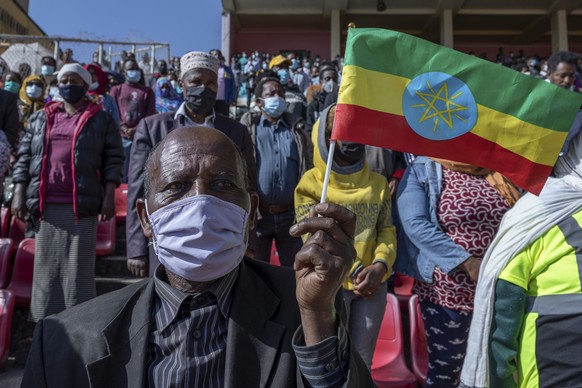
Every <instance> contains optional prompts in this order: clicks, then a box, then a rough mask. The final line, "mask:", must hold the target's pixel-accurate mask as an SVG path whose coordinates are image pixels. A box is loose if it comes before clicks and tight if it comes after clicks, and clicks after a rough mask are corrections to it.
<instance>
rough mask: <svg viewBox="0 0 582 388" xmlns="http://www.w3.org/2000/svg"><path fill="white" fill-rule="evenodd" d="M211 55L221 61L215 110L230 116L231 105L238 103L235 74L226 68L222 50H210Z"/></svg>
mask: <svg viewBox="0 0 582 388" xmlns="http://www.w3.org/2000/svg"><path fill="white" fill-rule="evenodd" d="M210 55H213V56H214V57H215V58H216V59H218V60H219V61H220V67H219V68H218V90H217V91H216V105H214V109H215V110H216V112H218V113H220V114H221V115H225V116H229V108H230V105H231V104H232V103H234V102H236V97H237V90H236V80H235V78H234V73H233V72H232V70H231V68H230V67H228V66H226V64H225V60H224V57H223V56H222V52H220V50H218V49H214V50H210Z"/></svg>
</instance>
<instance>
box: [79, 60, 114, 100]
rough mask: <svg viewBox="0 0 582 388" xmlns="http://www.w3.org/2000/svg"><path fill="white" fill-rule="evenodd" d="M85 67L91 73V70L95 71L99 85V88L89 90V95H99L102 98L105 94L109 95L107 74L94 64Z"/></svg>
mask: <svg viewBox="0 0 582 388" xmlns="http://www.w3.org/2000/svg"><path fill="white" fill-rule="evenodd" d="M83 67H84V68H85V70H87V71H88V72H89V73H90V72H91V69H93V70H94V71H95V76H96V77H97V83H99V86H97V88H96V89H94V90H89V94H98V95H100V96H102V95H104V94H105V93H107V81H108V80H107V74H106V73H105V72H104V71H103V70H101V67H99V66H97V65H94V64H92V63H90V64H87V65H85V66H83Z"/></svg>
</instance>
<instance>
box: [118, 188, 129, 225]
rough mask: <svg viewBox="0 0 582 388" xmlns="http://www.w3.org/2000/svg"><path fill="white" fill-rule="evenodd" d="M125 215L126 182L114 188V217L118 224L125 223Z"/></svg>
mask: <svg viewBox="0 0 582 388" xmlns="http://www.w3.org/2000/svg"><path fill="white" fill-rule="evenodd" d="M126 216H127V183H122V184H121V185H119V187H118V188H117V189H115V219H116V220H117V223H118V224H125V218H126Z"/></svg>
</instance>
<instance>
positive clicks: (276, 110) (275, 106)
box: [262, 96, 287, 119]
mask: <svg viewBox="0 0 582 388" xmlns="http://www.w3.org/2000/svg"><path fill="white" fill-rule="evenodd" d="M285 109H287V102H285V99H284V98H283V97H279V96H274V97H269V98H263V107H262V110H263V112H265V114H266V115H268V116H269V117H272V118H274V119H278V118H279V117H281V115H282V114H283V113H284V112H285Z"/></svg>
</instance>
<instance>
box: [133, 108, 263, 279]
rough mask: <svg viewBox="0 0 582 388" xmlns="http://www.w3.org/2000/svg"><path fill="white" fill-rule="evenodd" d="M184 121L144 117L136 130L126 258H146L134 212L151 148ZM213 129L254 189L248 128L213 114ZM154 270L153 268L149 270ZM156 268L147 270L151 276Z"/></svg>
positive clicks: (144, 242) (164, 116) (171, 116)
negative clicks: (238, 157)
mask: <svg viewBox="0 0 582 388" xmlns="http://www.w3.org/2000/svg"><path fill="white" fill-rule="evenodd" d="M181 119H183V117H181V118H180V119H179V120H174V113H161V114H157V115H153V116H149V117H146V118H145V119H143V120H141V121H140V123H139V125H138V126H137V130H136V133H135V136H134V138H133V144H132V146H131V156H130V160H129V172H128V178H129V179H128V182H129V186H128V191H127V219H126V226H125V227H126V241H127V258H128V259H133V258H134V257H138V256H147V255H148V251H149V250H148V241H147V238H146V237H145V236H144V235H143V231H142V229H141V225H140V223H139V218H138V217H137V213H136V211H135V201H136V200H137V199H138V198H143V183H144V180H143V179H144V176H143V168H144V166H145V163H146V160H147V158H148V156H149V154H150V151H151V150H152V148H153V147H154V146H155V145H156V144H158V143H159V142H160V141H162V139H163V138H164V137H166V136H167V135H168V133H170V132H171V131H173V130H174V129H176V128H180V127H183V126H184V122H183V120H181ZM214 127H215V128H216V129H218V130H220V131H222V132H223V133H224V134H225V135H227V136H228V137H230V138H231V139H232V141H233V142H234V143H235V144H236V145H237V146H238V147H239V148H240V150H241V151H242V153H243V155H244V157H245V160H246V163H247V168H248V175H249V180H250V182H251V187H252V188H253V189H254V188H255V187H256V180H257V168H256V162H255V153H254V147H253V143H252V141H251V137H250V135H249V132H248V130H247V128H246V127H245V126H244V125H242V124H240V123H239V122H237V121H235V120H232V119H230V118H228V117H226V116H222V115H220V114H216V117H215V119H214ZM151 267H153V265H152V266H151ZM153 269H155V268H150V270H151V271H150V272H152V271H153Z"/></svg>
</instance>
